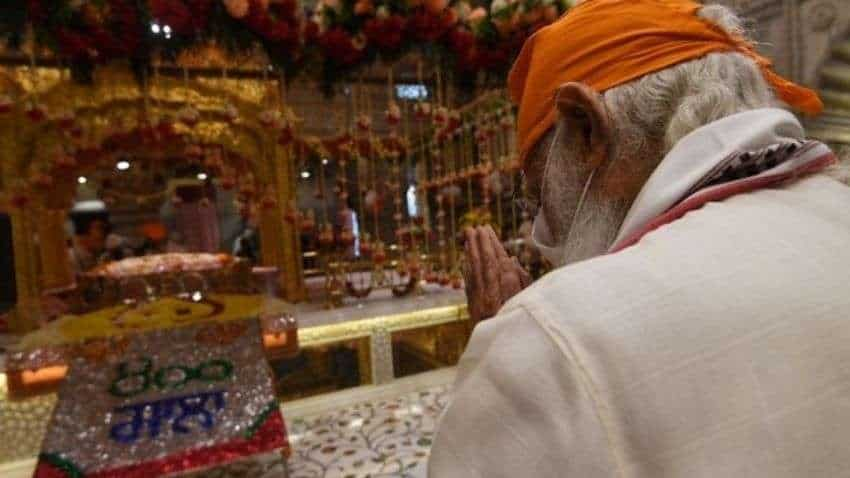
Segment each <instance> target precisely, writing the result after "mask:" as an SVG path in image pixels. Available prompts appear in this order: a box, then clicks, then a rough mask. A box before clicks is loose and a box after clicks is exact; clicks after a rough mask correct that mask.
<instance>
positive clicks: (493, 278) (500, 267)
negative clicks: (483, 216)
mask: <svg viewBox="0 0 850 478" xmlns="http://www.w3.org/2000/svg"><path fill="white" fill-rule="evenodd" d="M464 235H465V236H466V263H465V266H464V271H463V275H464V282H465V283H466V299H467V302H468V303H469V315H470V317H471V318H472V320H473V322H478V321H480V320H483V319H487V318H489V317H492V316H494V315H496V313H497V312H498V311H499V309H501V308H502V305H504V303H505V302H507V301H508V299H510V298H511V297H513V296H515V295H516V294H518V293H519V292H520V291H521V290H522V289H524V288H526V287H528V285H529V284H530V283H531V276H530V275H529V274H528V272H526V271H525V269H523V268H522V266H520V264H519V261H518V260H517V258H516V257H510V256H508V253H507V252H506V251H505V248H504V247H502V243H501V242H499V238H498V237H496V233H495V232H494V231H493V228H491V227H490V226H483V227H476V228H468V229H466V230H465V231H464Z"/></svg>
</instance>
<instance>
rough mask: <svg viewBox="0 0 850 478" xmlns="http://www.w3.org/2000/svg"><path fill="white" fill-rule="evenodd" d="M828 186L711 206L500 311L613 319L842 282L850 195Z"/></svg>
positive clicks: (540, 285)
mask: <svg viewBox="0 0 850 478" xmlns="http://www.w3.org/2000/svg"><path fill="white" fill-rule="evenodd" d="M833 184H834V182H833V181H832V180H830V179H826V178H823V177H815V178H811V179H810V180H807V181H801V182H799V183H798V184H795V185H793V186H791V187H789V188H783V189H771V190H765V191H759V192H756V193H752V194H745V195H741V196H737V197H733V198H730V199H729V200H726V201H723V202H720V203H709V204H707V205H705V206H704V207H703V208H701V209H699V210H696V211H692V212H690V213H688V214H686V215H685V216H684V217H682V218H681V219H679V220H677V221H674V222H672V223H670V224H667V225H665V226H663V227H661V228H659V229H657V230H655V231H653V232H651V233H649V234H647V235H646V236H645V237H644V238H643V239H641V241H640V242H638V243H637V244H635V245H634V246H632V247H629V248H627V249H625V250H623V251H620V252H618V253H615V254H607V255H603V256H599V257H595V258H593V259H590V260H586V261H582V262H579V263H576V264H571V265H568V266H565V267H562V268H560V269H557V270H555V271H552V272H550V273H549V274H547V275H546V276H545V277H543V278H542V279H540V280H539V281H537V282H536V283H535V284H533V285H532V286H531V287H529V288H528V289H526V290H525V291H523V292H522V293H521V294H519V295H517V296H516V297H514V298H513V299H512V300H511V301H509V302H508V304H507V305H506V307H505V310H506V311H507V310H510V309H511V308H516V307H521V308H523V309H526V310H527V311H529V312H530V313H532V314H533V313H535V311H536V312H539V313H543V314H549V315H551V314H553V313H554V314H558V315H561V316H566V315H569V316H581V315H586V314H588V313H591V314H597V313H602V314H603V315H611V314H615V313H617V312H618V311H624V310H628V309H629V308H630V307H632V306H636V305H637V304H640V305H641V306H642V307H643V306H646V305H647V304H653V303H665V304H670V303H671V302H679V303H682V302H687V303H690V304H697V305H698V304H700V303H702V301H701V300H700V299H699V297H700V296H704V295H706V294H721V295H723V294H725V295H726V296H732V295H737V293H735V291H742V290H753V291H760V290H766V291H769V292H770V293H771V294H777V293H781V291H782V290H783V288H786V289H787V290H792V289H793V288H794V287H795V283H797V282H799V281H800V280H803V279H802V278H803V277H806V276H808V275H812V277H813V279H814V280H816V281H817V282H819V283H821V284H823V285H827V284H830V283H833V282H836V281H842V280H845V279H847V278H848V275H847V271H848V268H850V248H848V247H847V244H848V243H850V215H847V214H846V213H841V214H839V212H840V211H842V210H844V211H846V207H847V206H848V204H850V202H847V201H844V199H850V190H848V189H847V188H846V187H844V186H840V187H839V188H836V189H830V187H831V186H833ZM838 196H842V197H841V198H839V199H842V200H840V201H839V200H837V199H836V198H837V197H838ZM771 274H775V275H777V276H778V277H771ZM780 298H781V297H777V299H780ZM721 300H725V299H723V298H721ZM738 306H739V307H744V306H745V304H740V305H738ZM697 308H698V307H697Z"/></svg>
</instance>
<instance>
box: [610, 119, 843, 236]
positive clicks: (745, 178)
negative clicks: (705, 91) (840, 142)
mask: <svg viewBox="0 0 850 478" xmlns="http://www.w3.org/2000/svg"><path fill="white" fill-rule="evenodd" d="M804 135H805V133H804V131H803V127H802V125H801V124H800V122H799V121H798V120H797V118H796V117H794V115H793V114H791V113H789V112H788V111H785V110H782V109H778V108H763V109H757V110H751V111H746V112H743V113H738V114H735V115H732V116H727V117H726V118H723V119H720V120H718V121H715V122H713V123H710V124H708V125H706V126H703V127H701V128H699V129H696V130H694V131H693V132H692V133H690V134H689V135H687V136H686V137H685V138H683V139H682V140H681V141H679V142H678V143H677V144H676V146H675V147H674V148H673V149H672V150H671V151H670V152H669V153H668V154H667V156H665V157H664V159H663V160H662V161H661V163H660V164H659V165H658V167H657V168H656V169H655V171H654V172H653V173H652V175H651V176H650V178H649V180H648V181H647V182H646V184H645V185H644V187H643V188H642V189H641V191H640V193H639V194H638V197H637V199H636V200H635V202H634V204H632V207H631V209H630V210H629V213H628V215H627V216H626V219H625V221H624V222H623V225H622V226H621V227H620V231H619V233H618V235H617V239H616V240H615V241H614V245H613V246H612V247H611V249H610V250H609V252H617V251H620V250H622V249H625V248H626V247H629V246H631V245H633V244H635V243H637V242H638V241H639V240H640V239H641V238H642V237H643V236H644V235H646V234H648V233H649V232H651V231H653V230H655V229H657V228H659V227H661V226H662V225H664V224H667V223H669V222H672V221H674V220H676V219H678V218H679V217H682V216H683V215H685V214H686V213H687V212H688V211H691V210H694V209H697V208H699V207H701V206H702V205H704V204H705V203H707V202H710V201H721V200H723V199H726V198H728V197H730V196H733V195H736V194H742V193H746V192H750V191H753V190H756V189H762V188H766V187H770V186H773V185H776V184H778V183H780V182H784V181H788V180H790V179H793V178H795V177H798V176H801V175H805V174H811V173H813V172H816V171H818V170H821V169H823V168H826V167H827V166H829V165H830V164H833V163H834V162H836V161H837V159H836V157H835V155H834V154H832V152H831V151H830V149H829V148H828V147H827V146H825V145H823V144H821V143H819V142H816V141H805V140H804Z"/></svg>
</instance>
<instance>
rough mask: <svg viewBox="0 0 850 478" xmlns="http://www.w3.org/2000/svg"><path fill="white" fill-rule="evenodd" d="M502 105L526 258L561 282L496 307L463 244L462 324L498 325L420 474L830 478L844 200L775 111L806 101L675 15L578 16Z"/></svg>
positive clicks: (696, 16) (675, 7)
mask: <svg viewBox="0 0 850 478" xmlns="http://www.w3.org/2000/svg"><path fill="white" fill-rule="evenodd" d="M510 90H511V93H512V96H513V97H514V99H515V100H516V101H518V103H519V124H518V133H519V143H520V150H521V151H520V154H521V155H522V158H523V168H524V171H525V173H526V180H527V190H528V194H529V196H530V199H531V201H530V202H531V203H535V202H536V203H538V204H539V212H537V213H536V219H535V224H534V232H533V238H534V240H535V241H536V242H538V244H539V245H540V246H541V250H542V252H543V253H544V254H545V255H546V256H547V257H548V258H549V259H550V260H551V261H553V262H554V263H556V264H558V265H561V266H563V267H560V268H559V269H557V270H556V271H554V272H552V273H550V274H549V275H547V276H546V277H544V278H543V279H542V280H540V281H539V282H537V283H536V284H534V285H533V286H531V287H529V288H527V289H525V290H524V291H522V292H521V293H519V294H518V295H516V296H515V297H513V298H512V299H510V300H507V299H508V298H509V297H510V296H511V295H513V294H516V293H517V292H518V291H519V290H520V289H521V288H522V287H523V286H524V282H525V278H524V276H523V274H522V272H521V271H520V270H519V269H518V268H517V266H516V265H515V262H513V261H512V260H511V259H510V258H509V257H508V256H507V255H506V254H505V252H504V250H503V249H502V248H501V245H500V244H499V242H498V240H497V238H496V237H495V234H493V233H492V231H490V230H489V229H479V230H476V231H469V232H467V238H468V241H467V254H468V258H469V266H468V270H467V271H466V272H467V281H468V286H467V287H468V294H469V300H470V307H471V310H472V313H473V314H474V315H476V316H477V318H483V317H486V316H488V315H491V314H493V313H494V312H496V311H498V313H497V314H496V316H495V317H493V318H491V319H489V320H486V321H484V322H481V323H479V324H478V326H477V327H476V329H475V332H474V334H473V336H472V340H471V342H470V344H469V346H468V349H467V351H466V353H465V354H464V356H463V358H462V360H461V363H460V364H459V366H458V378H457V383H456V387H455V391H454V398H453V400H452V403H451V404H450V405H449V407H448V408H447V410H446V412H445V414H444V416H443V417H442V420H441V423H440V427H439V430H438V433H437V437H436V440H435V443H434V447H433V450H432V456H431V460H430V464H429V474H430V476H432V477H435V478H446V477H465V478H471V477H487V478H493V477H503V476H504V477H517V476H523V477H581V478H589V477H591V478H592V477H609V476H624V477H625V476H629V477H652V478H660V477H731V476H735V477H834V476H844V475H847V473H848V470H850V320H848V318H850V293H848V288H850V188H848V187H846V186H845V185H844V184H842V182H840V181H838V180H836V179H835V178H834V176H838V175H839V173H840V170H839V169H838V167H839V166H840V164H839V163H838V160H837V158H836V157H835V155H833V154H832V152H831V151H830V150H829V149H828V148H827V147H826V146H824V145H822V144H820V143H818V142H815V141H809V140H806V139H805V134H804V131H803V128H802V127H801V125H800V123H799V122H798V120H797V119H796V118H795V117H794V116H793V115H792V114H790V113H788V112H786V111H785V110H783V109H779V107H780V106H782V105H783V104H787V105H789V106H792V107H795V108H797V109H799V110H801V111H803V112H806V113H813V114H814V113H817V112H818V111H819V109H820V108H821V105H820V102H819V100H818V98H817V96H816V95H815V94H814V93H812V92H811V91H809V90H806V89H804V88H801V87H799V86H797V85H794V84H792V83H790V82H788V81H786V80H784V79H782V78H780V77H779V76H777V75H776V73H774V72H773V71H772V70H771V67H770V63H769V62H768V61H767V60H766V59H764V58H762V57H760V56H758V55H757V54H756V53H755V52H754V51H753V50H752V48H751V45H750V44H749V43H748V42H747V41H746V40H745V39H744V37H743V32H742V29H741V27H740V21H739V20H738V18H737V17H735V16H734V15H733V14H732V13H731V12H730V11H729V10H727V9H725V8H723V7H717V6H706V7H702V6H701V5H698V4H695V3H692V2H690V1H688V0H588V1H586V2H584V3H582V4H581V5H579V6H578V7H576V8H574V9H573V10H571V12H570V13H569V14H567V15H566V16H564V17H563V18H561V19H560V20H559V21H558V22H556V23H555V24H553V25H551V26H549V27H547V28H544V29H543V30H541V31H540V32H538V33H537V34H536V35H534V36H533V37H532V38H531V39H530V40H529V41H528V42H527V44H526V45H525V47H524V48H523V51H522V53H521V55H520V58H519V59H518V61H517V63H516V65H515V66H514V69H513V71H512V72H511V77H510ZM505 301H507V302H506V303H504V302H505ZM503 303H504V304H503Z"/></svg>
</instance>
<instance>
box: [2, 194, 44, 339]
mask: <svg viewBox="0 0 850 478" xmlns="http://www.w3.org/2000/svg"><path fill="white" fill-rule="evenodd" d="M31 214H32V211H28V210H22V209H14V210H12V211H11V213H10V219H11V223H12V245H13V249H14V254H15V283H16V288H17V293H18V304H17V306H16V307H15V312H14V313H13V314H12V318H11V323H10V324H9V328H10V330H11V331H12V332H14V333H25V332H29V331H31V330H34V329H36V328H38V324H39V322H40V320H41V302H40V300H39V286H38V265H37V257H36V254H35V247H34V241H33V224H32V222H33V218H32V216H31Z"/></svg>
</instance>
